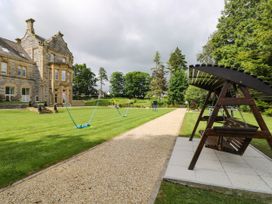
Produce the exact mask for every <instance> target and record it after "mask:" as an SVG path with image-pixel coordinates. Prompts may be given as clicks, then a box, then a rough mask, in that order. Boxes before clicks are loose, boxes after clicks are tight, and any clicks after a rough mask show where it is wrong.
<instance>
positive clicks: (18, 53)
mask: <svg viewBox="0 0 272 204" xmlns="http://www.w3.org/2000/svg"><path fill="white" fill-rule="evenodd" d="M0 55H3V56H6V57H13V58H16V59H17V60H21V61H25V62H28V63H34V62H33V61H32V59H31V58H30V57H29V55H28V54H27V53H26V51H25V50H24V49H23V48H22V46H21V45H20V44H18V43H16V42H13V41H10V40H8V39H5V38H1V37H0Z"/></svg>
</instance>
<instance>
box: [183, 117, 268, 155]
mask: <svg viewBox="0 0 272 204" xmlns="http://www.w3.org/2000/svg"><path fill="white" fill-rule="evenodd" d="M198 115H199V112H187V113H186V115H185V118H184V122H183V124H182V128H181V131H180V136H182V137H189V136H190V135H191V133H192V131H193V128H194V125H195V123H196V120H197V117H198ZM235 116H236V117H239V116H240V115H239V114H238V113H237V112H236V113H235ZM243 116H244V118H245V120H246V122H247V123H249V124H253V125H257V122H256V120H255V118H254V116H253V115H252V114H251V113H243ZM263 118H264V120H265V122H266V125H267V126H268V128H269V129H270V131H271V132H272V117H269V116H265V115H263ZM205 127H206V122H200V124H199V126H198V130H197V131H196V137H199V130H203V129H205ZM251 144H252V145H253V146H255V147H256V148H258V149H259V150H260V151H262V152H263V153H264V154H266V155H267V156H269V157H270V158H272V150H271V149H270V147H269V145H268V144H267V141H266V140H263V139H253V140H252V142H251Z"/></svg>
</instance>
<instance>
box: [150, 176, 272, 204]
mask: <svg viewBox="0 0 272 204" xmlns="http://www.w3.org/2000/svg"><path fill="white" fill-rule="evenodd" d="M271 202H272V199H271V198H258V197H256V196H255V197H252V196H248V195H243V196H240V195H227V194H224V193H219V192H215V191H211V190H204V189H199V188H192V187H188V186H184V185H180V184H174V183H171V182H167V181H163V182H162V185H161V188H160V191H159V194H158V196H157V198H156V201H155V204H172V203H173V204H176V203H182V204H213V203H216V204H264V203H271Z"/></svg>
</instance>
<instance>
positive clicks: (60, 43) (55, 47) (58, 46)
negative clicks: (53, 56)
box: [45, 32, 72, 55]
mask: <svg viewBox="0 0 272 204" xmlns="http://www.w3.org/2000/svg"><path fill="white" fill-rule="evenodd" d="M45 42H46V43H47V45H48V48H49V49H51V50H52V51H55V52H57V53H61V54H64V55H67V54H69V55H72V53H71V51H70V50H69V48H68V46H67V43H66V42H65V41H64V39H63V34H62V33H61V32H58V33H57V34H55V35H53V36H52V37H51V38H49V39H47V40H45Z"/></svg>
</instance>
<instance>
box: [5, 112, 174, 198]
mask: <svg viewBox="0 0 272 204" xmlns="http://www.w3.org/2000/svg"><path fill="white" fill-rule="evenodd" d="M169 109H172V108H169ZM176 109H177V108H173V110H171V111H170V112H167V113H164V114H162V115H160V116H159V117H156V118H154V119H152V120H149V121H146V122H145V123H142V124H140V125H138V126H136V127H133V128H129V129H127V130H126V131H125V132H123V133H120V134H118V135H116V136H113V137H112V138H110V139H109V140H106V141H104V142H102V143H100V144H97V145H95V146H93V147H90V148H88V149H86V150H83V151H82V152H79V153H77V154H75V155H72V156H71V157H69V158H66V159H63V160H59V161H57V162H56V163H53V164H51V165H50V164H49V166H45V167H44V168H41V169H40V170H38V171H35V172H33V173H30V175H28V176H26V177H25V178H22V179H19V180H18V181H15V182H14V183H11V184H9V185H7V186H5V187H3V188H0V193H1V192H4V191H6V190H8V189H9V188H11V187H13V186H17V185H19V184H20V183H23V182H25V181H27V180H29V179H32V178H34V177H36V176H38V175H40V174H42V173H44V172H46V171H48V170H50V169H52V168H54V167H58V166H59V165H61V164H65V163H67V162H69V161H70V160H72V159H75V158H78V157H80V156H81V155H84V154H86V153H87V152H88V151H91V150H93V149H95V148H98V147H100V146H101V145H103V144H106V143H108V142H111V141H112V140H114V139H115V138H118V137H122V136H123V135H124V134H126V133H127V132H128V131H131V130H133V129H136V128H138V127H139V126H141V125H144V124H146V123H149V122H151V121H153V120H156V119H158V118H160V117H163V116H165V115H167V114H170V113H172V112H173V111H175V110H176Z"/></svg>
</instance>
